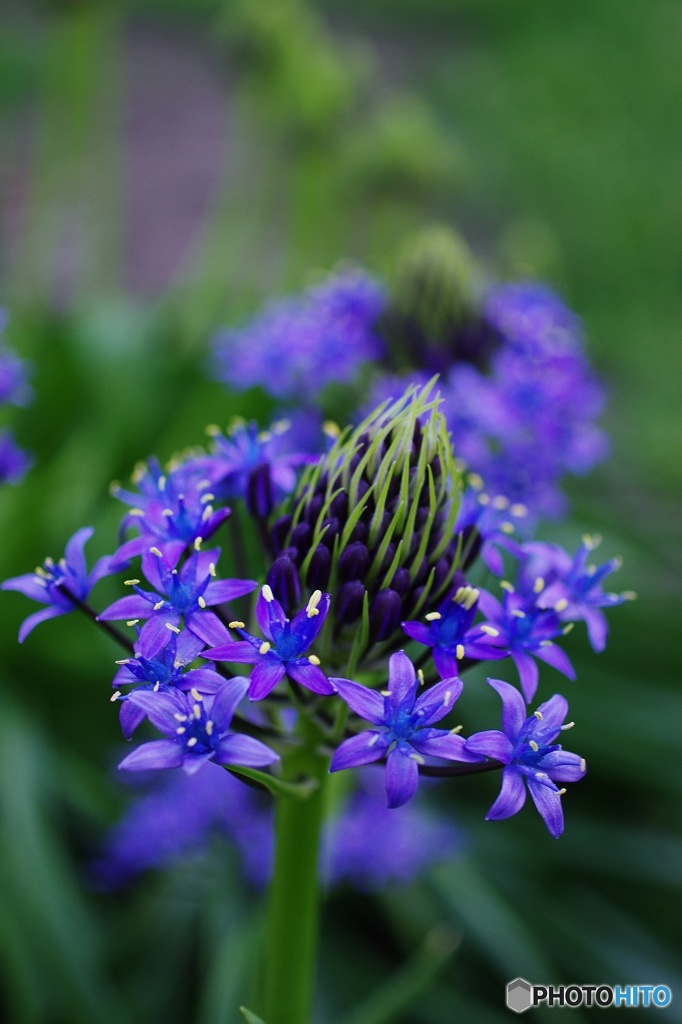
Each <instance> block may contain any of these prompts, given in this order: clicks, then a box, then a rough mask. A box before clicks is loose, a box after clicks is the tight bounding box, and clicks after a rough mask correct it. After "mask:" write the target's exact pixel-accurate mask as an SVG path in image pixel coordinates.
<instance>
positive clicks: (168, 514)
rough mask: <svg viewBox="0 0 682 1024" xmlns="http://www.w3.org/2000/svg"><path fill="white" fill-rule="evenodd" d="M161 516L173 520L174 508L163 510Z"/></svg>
mask: <svg viewBox="0 0 682 1024" xmlns="http://www.w3.org/2000/svg"><path fill="white" fill-rule="evenodd" d="M161 515H162V516H165V517H166V519H172V518H173V515H174V512H173V509H172V508H163V509H161Z"/></svg>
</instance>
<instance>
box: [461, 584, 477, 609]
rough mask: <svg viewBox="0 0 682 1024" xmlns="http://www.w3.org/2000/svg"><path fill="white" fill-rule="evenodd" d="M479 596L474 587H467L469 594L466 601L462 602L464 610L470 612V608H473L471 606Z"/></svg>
mask: <svg viewBox="0 0 682 1024" xmlns="http://www.w3.org/2000/svg"><path fill="white" fill-rule="evenodd" d="M480 596H481V592H480V590H477V589H476V587H469V593H468V595H467V599H466V601H465V602H464V607H465V608H466V610H467V611H470V610H471V608H473V606H474V605H475V604H476V602H477V601H478V599H479V597H480Z"/></svg>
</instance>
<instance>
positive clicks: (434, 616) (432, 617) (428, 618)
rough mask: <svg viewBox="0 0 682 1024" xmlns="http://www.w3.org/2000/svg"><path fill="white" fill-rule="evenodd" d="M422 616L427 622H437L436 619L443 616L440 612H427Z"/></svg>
mask: <svg viewBox="0 0 682 1024" xmlns="http://www.w3.org/2000/svg"><path fill="white" fill-rule="evenodd" d="M424 618H425V619H426V621H427V622H438V620H439V619H442V618H443V616H442V615H441V613H440V612H429V613H428V615H425V616H424Z"/></svg>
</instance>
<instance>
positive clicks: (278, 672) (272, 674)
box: [249, 656, 285, 700]
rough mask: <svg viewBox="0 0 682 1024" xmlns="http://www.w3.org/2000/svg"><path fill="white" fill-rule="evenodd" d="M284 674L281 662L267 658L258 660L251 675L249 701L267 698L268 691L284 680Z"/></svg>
mask: <svg viewBox="0 0 682 1024" xmlns="http://www.w3.org/2000/svg"><path fill="white" fill-rule="evenodd" d="M284 673H285V668H284V665H283V664H282V662H281V661H276V660H275V659H274V658H268V657H267V656H266V657H264V658H262V659H260V660H259V661H258V664H257V665H256V667H255V668H254V670H253V672H252V673H251V687H250V689H249V700H262V699H263V697H267V695H268V694H269V693H270V690H272V689H274V687H275V686H277V683H278V682H279V681H280V679H283V678H284Z"/></svg>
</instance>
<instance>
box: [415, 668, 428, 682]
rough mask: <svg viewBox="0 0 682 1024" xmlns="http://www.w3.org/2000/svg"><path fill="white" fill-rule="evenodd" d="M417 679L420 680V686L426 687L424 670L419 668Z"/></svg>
mask: <svg viewBox="0 0 682 1024" xmlns="http://www.w3.org/2000/svg"><path fill="white" fill-rule="evenodd" d="M417 679H418V680H419V685H420V686H424V684H425V683H426V679H425V677H424V669H423V668H418V669H417Z"/></svg>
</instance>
